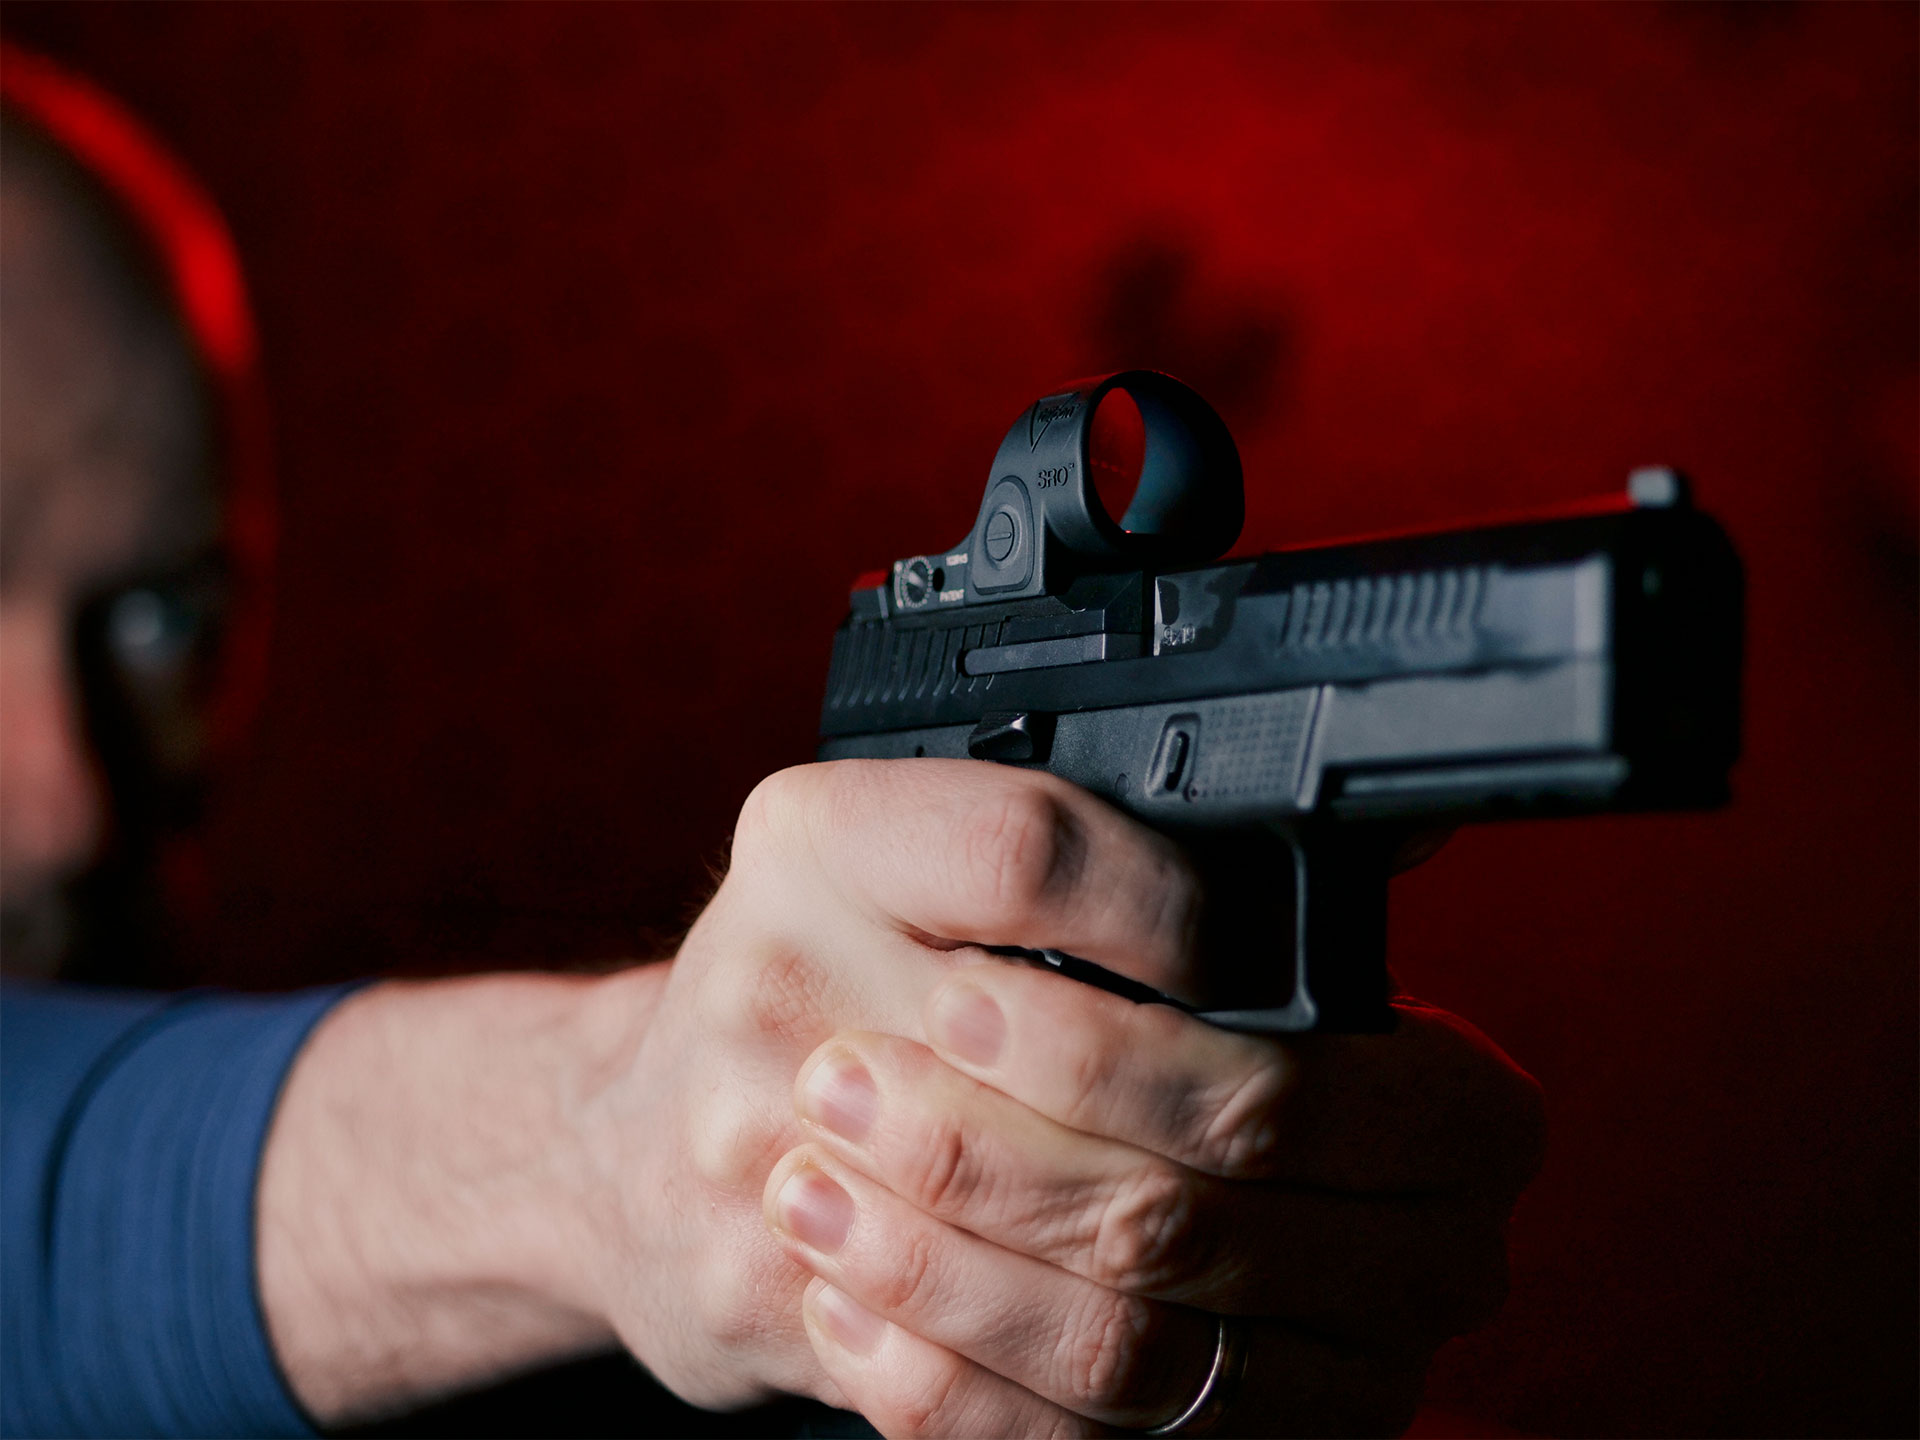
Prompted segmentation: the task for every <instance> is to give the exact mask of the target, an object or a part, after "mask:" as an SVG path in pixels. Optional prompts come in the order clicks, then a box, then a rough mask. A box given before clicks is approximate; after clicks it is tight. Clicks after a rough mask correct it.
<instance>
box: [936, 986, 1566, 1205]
mask: <svg viewBox="0 0 1920 1440" xmlns="http://www.w3.org/2000/svg"><path fill="white" fill-rule="evenodd" d="M924 1014H925V1021H926V1031H927V1037H928V1040H929V1043H930V1044H931V1045H932V1047H933V1049H934V1050H935V1052H936V1053H938V1054H939V1055H940V1056H941V1058H943V1059H945V1060H946V1061H947V1062H948V1063H949V1064H951V1065H953V1066H954V1067H955V1068H957V1069H959V1070H961V1071H963V1072H964V1073H966V1074H968V1075H971V1076H973V1077H974V1078H975V1079H977V1080H980V1081H982V1082H984V1083H985V1084H988V1085H991V1086H992V1087H993V1088H994V1089H996V1090H999V1091H1001V1092H1002V1093H1003V1094H1006V1095H1009V1096H1011V1097H1012V1098H1014V1099H1015V1100H1018V1101H1020V1102H1021V1103H1022V1104H1024V1105H1027V1106H1029V1107H1031V1108H1032V1109H1034V1110H1037V1111H1039V1112H1040V1113H1041V1114H1042V1115H1045V1116H1047V1117H1048V1118H1050V1119H1052V1120H1054V1121H1057V1122H1058V1123H1060V1124H1062V1125H1065V1126H1067V1127H1068V1128H1070V1129H1074V1130H1079V1131H1083V1132H1085V1133H1088V1134H1093V1135H1100V1136H1104V1137H1107V1138H1109V1139H1114V1140H1120V1141H1123V1142H1125V1143H1126V1144H1129V1145H1134V1146H1137V1147H1139V1148H1140V1149H1143V1150H1148V1151H1151V1152H1153V1153H1154V1154H1157V1155H1162V1156H1165V1157H1167V1158H1168V1159H1172V1160H1177V1161H1179V1162H1180V1163H1181V1164H1183V1165H1187V1166H1190V1167H1192V1168H1193V1169H1196V1170H1200V1171H1203V1172H1205V1173H1207V1174H1212V1175H1218V1176H1223V1177H1225V1178H1228V1179H1263V1180H1283V1181H1287V1182H1291V1183H1294V1184H1304V1185H1310V1186H1317V1187H1321V1188H1324V1189H1329V1190H1339V1191H1345V1192H1349V1193H1361V1194H1381V1193H1397V1194H1422V1193H1427V1194H1430V1193H1438V1192H1441V1191H1454V1192H1472V1193H1481V1194H1484V1195H1485V1196H1487V1197H1488V1198H1489V1199H1490V1200H1492V1201H1494V1202H1496V1203H1511V1201H1512V1199H1513V1198H1514V1197H1515V1196H1517V1195H1518V1194H1519V1192H1520V1190H1521V1189H1522V1188H1524V1186H1525V1185H1526V1183H1527V1181H1528V1180H1529V1179H1531V1178H1532V1175H1533V1173H1534V1171H1535V1170H1536V1169H1537V1168H1538V1166H1539V1161H1540V1157H1541V1150H1542V1146H1543V1143H1544V1122H1543V1120H1542V1110H1541V1104H1540V1095H1539V1087H1538V1086H1536V1085H1535V1084H1534V1083H1533V1081H1532V1079H1531V1078H1530V1077H1528V1076H1527V1075H1526V1074H1525V1073H1524V1072H1523V1071H1522V1070H1521V1069H1520V1068H1519V1067H1518V1066H1517V1065H1515V1064H1514V1063H1513V1061H1512V1060H1511V1059H1509V1058H1508V1057H1507V1056H1506V1055H1505V1054H1504V1053H1503V1052H1502V1051H1501V1050H1500V1049H1499V1048H1498V1047H1497V1046H1495V1045H1494V1044H1493V1042H1492V1041H1491V1040H1488V1039H1487V1038H1486V1037H1485V1036H1484V1035H1482V1034H1480V1032H1479V1031H1477V1030H1475V1029H1474V1028H1473V1027H1472V1026H1471V1025H1468V1024H1467V1023H1466V1022H1465V1021H1463V1020H1461V1019H1459V1018H1458V1017H1456V1016H1453V1015H1449V1014H1447V1013H1446V1012H1445V1011H1441V1010H1435V1009H1433V1008H1431V1007H1428V1006H1423V1005H1419V1004H1416V1003H1410V1002H1397V1003H1396V1016H1397V1019H1398V1026H1397V1028H1396V1030H1395V1031H1394V1033H1392V1034H1388V1035H1308V1036H1297V1037H1291V1038H1290V1039H1288V1040H1287V1041H1285V1042H1284V1043H1282V1042H1279V1041H1276V1040H1273V1039H1269V1038H1266V1037H1261V1036H1252V1035H1240V1034H1235V1033H1233V1032H1230V1031H1224V1030H1217V1029H1215V1028H1213V1027H1212V1026H1209V1025H1207V1024H1205V1023H1204V1022H1203V1021H1200V1020H1198V1019H1195V1018H1194V1017H1192V1016H1190V1015H1184V1014H1182V1013H1180V1012H1179V1011H1177V1010H1175V1009H1172V1008H1171V1007H1169V1006H1165V1005H1136V1004H1134V1003H1132V1002H1131V1001H1128V1000H1125V999H1122V998H1121V997H1119V996H1116V995H1108V994H1106V993H1104V992H1100V991H1094V990H1091V989H1090V988H1089V987H1087V986H1083V985H1078V984H1076V983H1075V982H1073V981H1071V980H1066V979H1062V978H1061V977H1059V976H1056V975H1051V974H1048V973H1046V972H1044V971H1038V970H1025V969H1019V968H1015V967H1012V966H999V965H970V966H966V967H964V968H963V969H960V970H957V971H955V972H954V973H952V974H951V975H949V976H948V977H947V978H946V979H945V980H944V981H943V982H942V983H941V984H940V986H939V987H938V988H936V989H935V990H934V991H933V993H932V994H931V995H930V996H929V997H928V1000H927V1003H926V1008H925V1012H924Z"/></svg>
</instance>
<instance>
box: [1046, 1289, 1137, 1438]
mask: <svg viewBox="0 0 1920 1440" xmlns="http://www.w3.org/2000/svg"><path fill="white" fill-rule="evenodd" d="M1151 1329H1152V1317H1151V1315H1150V1313H1149V1310H1148V1307H1147V1306H1146V1305H1145V1304H1144V1303H1143V1302H1141V1301H1139V1300H1136V1299H1134V1298H1133V1297H1132V1296H1128V1295H1120V1294H1116V1293H1115V1292H1113V1291H1111V1290H1098V1291H1095V1292H1094V1295H1093V1298H1092V1299H1091V1300H1089V1302H1088V1305H1087V1310H1086V1312H1085V1313H1084V1314H1082V1315H1081V1316H1080V1317H1079V1320H1078V1323H1077V1324H1071V1325H1068V1326H1066V1327H1065V1328H1064V1330H1063V1331H1062V1334H1061V1339H1060V1345H1061V1347H1062V1353H1061V1354H1060V1356H1059V1370H1060V1382H1059V1383H1060V1386H1061V1390H1062V1395H1063V1398H1064V1399H1065V1402H1066V1404H1067V1406H1068V1408H1069V1409H1073V1410H1078V1411H1082V1412H1085V1411H1099V1410H1113V1409H1117V1408H1122V1407H1126V1406H1128V1405H1129V1404H1130V1403H1131V1402H1132V1401H1133V1400H1134V1399H1135V1398H1136V1397H1137V1394H1138V1391H1139V1389H1140V1380H1141V1376H1142V1373H1143V1371H1144V1368H1145V1366H1144V1364H1143V1361H1144V1360H1145V1359H1146V1356H1147V1353H1148V1344H1147V1341H1148V1337H1149V1331H1150V1330H1151Z"/></svg>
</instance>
